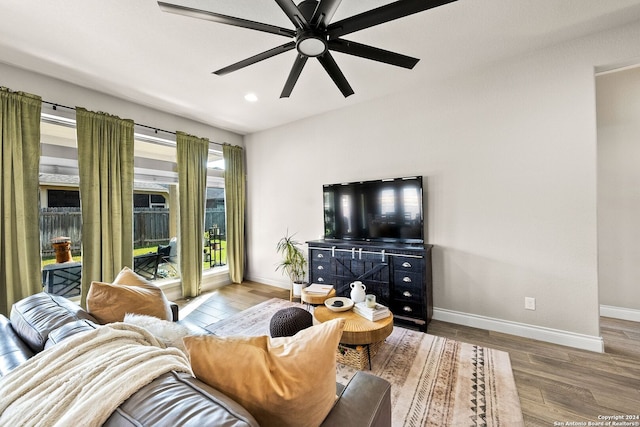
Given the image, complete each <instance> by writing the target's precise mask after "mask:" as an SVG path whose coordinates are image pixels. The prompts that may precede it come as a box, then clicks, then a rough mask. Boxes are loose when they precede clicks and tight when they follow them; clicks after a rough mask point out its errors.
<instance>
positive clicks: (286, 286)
mask: <svg viewBox="0 0 640 427" xmlns="http://www.w3.org/2000/svg"><path fill="white" fill-rule="evenodd" d="M245 280H248V281H250V282H256V283H262V284H264V285H270V286H275V287H276V288H282V289H286V290H289V288H290V287H291V284H290V283H289V282H282V281H277V280H272V279H267V278H266V277H258V276H246V277H245Z"/></svg>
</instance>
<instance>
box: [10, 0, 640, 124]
mask: <svg viewBox="0 0 640 427" xmlns="http://www.w3.org/2000/svg"><path fill="white" fill-rule="evenodd" d="M425 1H426V0H425ZM172 2H173V3H177V4H183V5H187V6H191V7H196V8H200V9H207V8H208V9H209V10H212V11H215V12H218V13H223V14H227V15H232V16H238V17H242V18H245V19H250V20H254V21H261V22H265V23H269V24H273V25H278V26H282V27H287V28H293V27H292V25H291V23H290V22H289V21H288V19H287V18H286V16H285V15H284V13H283V12H282V11H281V10H280V9H279V7H278V6H277V4H276V3H275V1H272V0H175V1H172ZM386 3H390V1H389V0H344V1H343V2H342V4H341V6H340V8H339V9H338V11H337V13H336V15H335V17H334V19H333V21H336V20H339V19H341V18H344V17H346V16H350V15H353V14H355V13H359V12H363V11H365V10H368V9H371V8H374V7H377V6H380V5H382V4H386ZM0 17H1V22H2V23H1V25H0V62H4V63H7V64H10V65H14V66H18V67H21V68H26V69H29V70H33V71H36V72H39V73H41V74H45V75H49V76H52V77H56V78H58V79H62V80H65V81H69V82H72V83H75V84H78V85H80V86H85V87H88V88H92V89H95V90H98V91H101V92H105V93H108V94H111V95H114V96H117V97H120V98H124V99H127V100H131V101H134V102H137V103H139V104H142V105H146V106H150V107H154V108H157V109H159V110H163V111H167V112H170V113H172V114H176V115H179V116H184V117H187V118H190V119H194V120H196V121H199V122H203V123H207V124H210V125H213V126H218V127H221V128H225V129H229V130H232V131H236V132H238V133H243V134H245V133H252V132H256V131H259V130H263V129H268V128H271V127H274V126H278V125H281V124H285V123H289V122H292V121H295V120H299V119H301V118H304V117H308V116H312V115H316V114H321V113H323V112H326V111H330V110H335V109H339V108H343V107H345V106H349V105H354V104H356V103H360V102H363V101H366V100H370V99H374V98H379V97H382V96H385V95H388V94H391V93H395V92H399V91H406V90H411V88H414V87H418V86H421V85H424V84H426V83H428V82H429V81H435V80H437V79H439V78H442V77H443V76H446V75H448V74H451V73H456V72H458V71H462V70H464V71H465V72H466V71H468V70H469V69H473V68H476V67H482V66H484V65H487V64H490V63H492V62H495V61H498V60H500V59H503V58H506V57H509V56H513V55H518V54H523V53H525V52H527V51H531V50H535V49H540V48H543V47H546V46H550V45H553V44H556V43H560V42H563V41H566V40H570V39H573V38H577V37H581V36H584V35H587V34H590V33H594V32H598V31H603V30H606V29H607V28H611V27H615V26H619V25H624V24H628V23H632V22H638V20H640V0H458V1H457V2H455V3H451V4H448V5H445V6H441V7H438V8H435V9H431V10H428V11H425V12H422V13H419V14H416V15H412V16H409V17H406V18H402V19H399V20H396V21H392V22H389V23H386V24H382V25H380V26H376V27H372V28H369V29H366V30H363V31H360V32H357V33H353V34H350V35H348V36H345V38H346V39H350V40H354V41H358V42H361V43H365V44H370V45H373V46H376V47H380V48H383V49H387V50H391V51H397V52H399V53H403V54H405V55H409V56H414V57H417V58H420V59H421V61H420V62H419V63H418V65H416V67H415V68H414V69H413V70H405V69H402V68H397V67H393V66H390V65H386V64H381V63H377V62H374V61H370V60H367V59H362V58H356V57H351V56H348V55H344V54H340V53H334V57H335V59H336V62H337V63H338V65H339V66H340V68H341V69H342V71H343V72H344V74H345V76H346V78H347V80H348V81H349V82H350V84H351V86H352V87H353V89H354V91H355V95H352V96H350V97H349V98H346V99H345V98H344V97H343V96H342V95H341V93H340V92H339V91H338V89H337V88H336V87H335V85H334V83H333V82H332V81H331V79H330V78H329V76H328V75H327V74H326V73H325V71H324V69H322V67H321V66H320V65H319V64H318V63H317V61H313V60H310V61H308V63H307V66H306V67H305V69H304V70H303V72H302V75H301V76H300V79H299V80H298V83H297V85H296V87H295V88H294V90H293V93H292V94H291V97H290V98H289V99H280V98H279V95H280V92H281V90H282V87H283V85H284V82H285V80H286V78H287V76H288V74H289V70H290V69H291V65H292V63H293V60H294V58H295V55H296V53H295V50H294V51H290V52H287V53H284V54H281V55H279V56H276V57H273V58H270V59H268V60H265V61H262V62H260V63H257V64H254V65H252V66H249V67H247V68H245V69H242V70H239V71H236V72H234V73H231V74H228V75H226V76H221V77H220V76H216V75H214V74H211V72H212V71H214V70H217V69H219V68H222V67H224V66H227V65H230V64H232V63H235V62H237V61H239V60H242V59H245V58H247V57H249V56H252V55H255V54H257V53H260V52H262V51H265V50H267V49H270V48H272V47H275V46H279V45H281V44H284V43H286V42H287V41H289V40H288V39H287V38H285V37H281V36H277V35H272V34H267V33H262V32H257V31H252V30H247V29H243V28H237V27H231V26H227V25H223V24H218V23H214V22H210V21H204V20H199V19H194V18H189V17H184V16H180V15H175V14H170V13H165V12H162V11H161V10H160V8H159V7H158V5H157V3H156V1H155V0H135V1H132V0H109V1H100V0H56V1H42V0H2V1H0ZM639 25H640V24H639ZM2 83H3V82H2V76H0V86H1V85H2ZM12 89H15V90H23V89H21V88H12ZM249 92H253V93H255V94H256V95H257V96H258V98H259V101H258V102H256V103H249V102H247V101H245V100H244V95H245V94H247V93H249ZM47 101H51V102H56V100H53V99H51V100H49V99H48V100H47ZM113 114H117V112H113Z"/></svg>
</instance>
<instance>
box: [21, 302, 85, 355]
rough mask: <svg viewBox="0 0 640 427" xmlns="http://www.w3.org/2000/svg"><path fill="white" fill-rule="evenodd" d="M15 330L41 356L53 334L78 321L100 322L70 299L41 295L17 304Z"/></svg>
mask: <svg viewBox="0 0 640 427" xmlns="http://www.w3.org/2000/svg"><path fill="white" fill-rule="evenodd" d="M10 317H11V326H12V327H13V329H14V330H15V332H16V334H18V336H19V337H20V338H21V339H22V340H23V341H24V342H25V343H27V345H29V347H30V348H31V349H32V350H33V351H34V352H35V353H38V352H40V351H42V349H44V345H45V343H46V342H47V338H48V337H49V333H50V332H51V331H53V330H55V329H58V328H59V327H60V326H62V325H65V324H67V323H71V322H75V321H77V320H83V319H86V320H90V321H92V322H96V319H94V318H93V316H91V315H90V314H89V313H87V312H86V311H84V310H83V309H82V308H81V307H80V306H79V305H78V304H75V303H73V302H71V301H69V300H68V299H66V298H64V297H61V296H58V295H52V294H47V293H45V292H41V293H39V294H35V295H31V296H30V297H27V298H24V299H22V300H20V301H18V302H17V303H15V304H13V307H12V308H11V316H10Z"/></svg>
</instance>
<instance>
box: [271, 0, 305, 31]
mask: <svg viewBox="0 0 640 427" xmlns="http://www.w3.org/2000/svg"><path fill="white" fill-rule="evenodd" d="M276 3H278V6H280V9H282V10H283V11H284V13H285V14H286V15H287V16H288V17H289V19H290V20H291V22H293V25H295V27H296V28H301V29H304V30H306V29H308V28H309V22H308V21H307V18H305V17H304V15H302V12H300V9H298V6H296V4H295V3H294V2H293V0H276Z"/></svg>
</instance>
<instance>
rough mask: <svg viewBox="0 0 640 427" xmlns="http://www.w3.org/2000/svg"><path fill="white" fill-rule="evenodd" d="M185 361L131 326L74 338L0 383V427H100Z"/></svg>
mask: <svg viewBox="0 0 640 427" xmlns="http://www.w3.org/2000/svg"><path fill="white" fill-rule="evenodd" d="M171 370H175V371H181V372H189V373H191V368H190V366H189V361H188V359H187V357H186V355H185V354H184V353H183V352H182V351H180V350H178V349H176V348H165V346H164V344H162V343H160V341H158V340H157V339H156V338H155V337H154V336H153V335H151V334H150V333H148V332H147V331H146V330H145V329H143V328H140V327H138V326H135V325H127V324H124V323H114V324H111V325H108V326H102V327H100V328H98V329H96V330H94V331H89V332H84V333H80V334H77V335H74V336H72V337H70V338H68V339H66V340H64V341H62V342H61V343H59V344H57V345H55V346H53V347H51V348H48V349H47V350H45V351H43V352H41V353H38V354H37V355H35V356H34V357H32V358H31V359H29V360H28V361H27V362H25V363H23V364H22V365H20V366H18V367H17V368H15V369H14V370H13V371H11V372H10V373H9V374H8V375H6V376H5V377H3V378H1V379H0V426H64V427H67V426H100V425H102V424H103V423H104V422H105V421H106V420H107V418H109V416H110V415H111V413H112V412H113V411H114V410H115V409H116V408H117V407H118V406H119V405H120V404H121V403H122V402H124V401H125V400H126V399H128V398H129V397H130V396H131V395H132V394H133V393H135V392H136V391H137V390H139V389H140V388H141V387H142V386H144V385H146V384H148V383H150V382H151V381H153V380H154V379H155V378H157V377H158V376H159V375H162V374H164V373H166V372H169V371H171Z"/></svg>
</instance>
